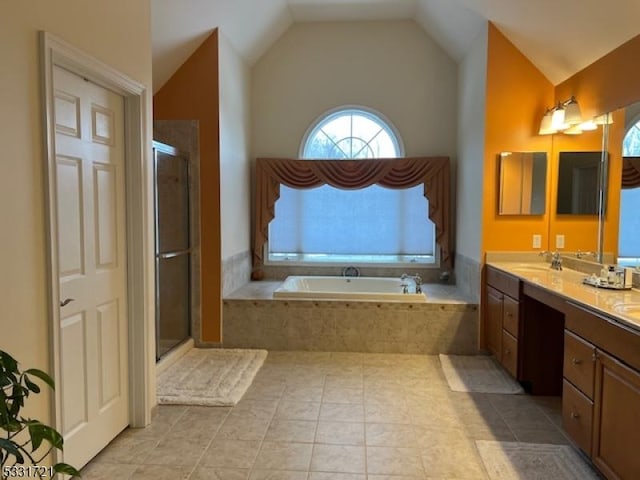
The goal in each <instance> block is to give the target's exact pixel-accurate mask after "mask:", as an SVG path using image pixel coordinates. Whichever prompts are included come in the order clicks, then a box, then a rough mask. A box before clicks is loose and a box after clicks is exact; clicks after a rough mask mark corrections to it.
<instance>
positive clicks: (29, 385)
mask: <svg viewBox="0 0 640 480" xmlns="http://www.w3.org/2000/svg"><path fill="white" fill-rule="evenodd" d="M23 378H24V383H25V385H26V386H27V388H28V389H29V390H31V391H32V392H33V393H40V387H39V386H38V385H36V384H35V383H33V382H32V381H31V380H30V379H29V377H27V376H26V375H24V377H23Z"/></svg>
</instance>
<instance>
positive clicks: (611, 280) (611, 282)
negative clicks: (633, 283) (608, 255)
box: [607, 265, 616, 285]
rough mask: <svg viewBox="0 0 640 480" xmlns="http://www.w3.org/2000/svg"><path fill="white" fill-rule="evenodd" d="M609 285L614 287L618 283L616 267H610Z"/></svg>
mask: <svg viewBox="0 0 640 480" xmlns="http://www.w3.org/2000/svg"><path fill="white" fill-rule="evenodd" d="M607 283H609V285H614V284H615V283H616V267H615V265H609V271H608V272H607Z"/></svg>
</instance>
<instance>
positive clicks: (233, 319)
mask: <svg viewBox="0 0 640 480" xmlns="http://www.w3.org/2000/svg"><path fill="white" fill-rule="evenodd" d="M278 285H280V282H251V283H249V284H247V285H246V286H244V287H242V288H241V289H239V290H237V291H236V292H234V293H233V294H231V295H229V296H227V297H226V298H225V299H224V302H223V303H224V306H223V331H222V336H223V345H224V347H226V348H264V349H267V350H310V351H334V352H372V353H424V354H434V355H435V354H439V353H449V354H475V353H477V352H478V346H477V344H478V305H477V304H475V303H469V301H468V300H467V298H466V297H464V296H463V295H461V294H460V293H459V290H458V289H456V287H455V286H451V285H439V284H425V285H424V286H423V288H424V292H425V293H426V296H427V302H426V303H401V302H377V301H373V302H372V301H357V302H354V301H334V300H277V299H273V298H272V292H273V290H274V289H275V288H277V287H278Z"/></svg>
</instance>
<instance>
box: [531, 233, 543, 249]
mask: <svg viewBox="0 0 640 480" xmlns="http://www.w3.org/2000/svg"><path fill="white" fill-rule="evenodd" d="M532 243H533V248H540V247H542V235H539V234H537V233H535V234H534V235H533V242H532Z"/></svg>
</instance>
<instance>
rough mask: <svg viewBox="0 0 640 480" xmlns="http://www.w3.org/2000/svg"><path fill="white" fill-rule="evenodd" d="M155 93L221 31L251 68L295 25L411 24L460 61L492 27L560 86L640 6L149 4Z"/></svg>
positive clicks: (352, 1)
mask: <svg viewBox="0 0 640 480" xmlns="http://www.w3.org/2000/svg"><path fill="white" fill-rule="evenodd" d="M151 9H152V15H151V16H152V32H153V83H154V90H157V89H158V88H160V87H161V86H162V85H163V84H164V83H165V82H166V81H167V80H168V79H169V77H170V76H171V75H172V74H173V72H175V71H176V70H177V68H178V67H179V66H180V65H181V64H182V63H183V62H184V61H185V60H186V59H187V58H188V57H189V55H191V53H193V51H194V50H195V49H196V48H197V47H198V45H200V43H201V42H202V41H203V40H204V39H205V38H206V37H207V36H208V35H209V34H210V33H211V31H212V30H213V29H214V28H216V27H219V28H220V30H221V31H222V32H223V34H224V35H225V36H226V37H227V38H228V39H229V40H230V42H231V43H232V44H233V46H234V47H235V48H236V50H237V51H238V52H239V53H240V55H241V56H242V57H243V58H244V59H245V60H246V62H247V63H248V64H249V65H251V64H253V63H254V62H255V61H256V60H258V59H259V58H260V57H261V56H262V55H263V54H264V53H265V52H266V51H267V50H268V49H269V48H270V46H271V45H272V44H273V42H275V41H276V40H277V39H278V37H280V36H281V35H282V34H283V33H284V32H285V31H286V30H287V29H288V28H289V26H291V25H292V24H293V23H294V22H318V21H371V20H415V21H416V22H418V24H420V25H421V26H422V28H423V29H424V30H425V32H426V33H427V34H428V35H429V36H430V37H431V38H432V39H433V40H434V41H435V42H437V43H438V44H439V45H440V46H441V47H442V49H443V50H444V51H445V52H447V53H448V54H449V55H450V56H451V57H452V58H453V59H455V60H456V61H460V60H461V59H462V58H464V56H465V54H466V52H467V51H468V50H469V49H470V47H471V45H472V43H473V41H474V40H475V38H476V37H477V35H478V33H479V32H480V30H481V28H482V26H483V24H484V22H486V21H491V22H493V23H494V24H495V25H496V26H497V27H498V28H499V29H500V30H501V31H502V32H503V33H504V34H505V35H506V36H507V37H508V38H509V39H510V40H511V41H512V42H513V43H514V44H515V45H516V46H517V47H518V48H519V49H520V50H521V51H522V52H523V53H524V54H525V55H526V56H527V57H528V58H529V59H530V60H531V61H532V62H533V63H534V64H535V65H536V66H537V67H538V68H539V69H540V70H541V71H542V72H543V73H544V74H545V75H546V76H547V78H548V79H549V80H550V81H551V82H552V83H553V84H558V83H560V82H561V81H563V80H564V79H566V78H568V77H569V76H571V75H573V74H574V73H576V72H578V71H579V70H581V69H582V68H584V67H586V66H587V65H589V64H590V63H592V62H593V61H595V60H597V59H598V58H600V57H601V56H602V55H604V54H605V53H607V52H609V51H611V50H613V49H614V48H615V47H617V46H619V45H621V44H622V43H624V42H625V41H627V40H629V39H631V38H633V37H634V36H636V35H638V34H639V33H640V0H607V1H603V0H152V2H151Z"/></svg>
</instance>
